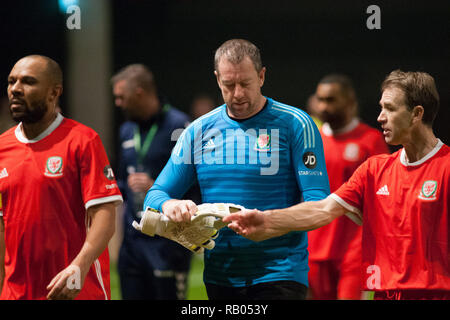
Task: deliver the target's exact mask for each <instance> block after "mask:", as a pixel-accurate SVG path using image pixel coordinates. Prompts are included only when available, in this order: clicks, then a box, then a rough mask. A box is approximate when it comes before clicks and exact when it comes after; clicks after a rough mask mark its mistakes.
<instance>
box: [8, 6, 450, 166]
mask: <svg viewBox="0 0 450 320" xmlns="http://www.w3.org/2000/svg"><path fill="white" fill-rule="evenodd" d="M92 1H95V0H92ZM371 4H376V5H378V6H379V7H380V8H381V30H369V29H367V27H366V20H367V18H368V17H369V15H370V14H367V13H366V9H367V7H368V6H369V5H371ZM111 6H112V19H111V21H112V24H113V25H112V52H111V56H112V61H113V66H112V72H115V71H117V70H118V69H120V68H121V67H123V66H125V65H127V64H129V63H136V62H141V63H145V64H147V65H148V66H149V67H150V69H152V70H153V71H154V73H155V77H156V80H157V83H158V86H159V87H160V90H162V91H163V92H164V93H165V95H167V96H168V97H169V99H170V101H171V102H172V103H173V104H174V105H175V106H177V107H178V108H180V109H182V110H184V111H186V112H187V111H188V108H189V106H190V102H191V100H192V98H193V96H194V95H196V94H197V93H200V92H207V93H209V94H211V95H213V96H215V97H218V99H220V98H219V97H220V92H219V89H218V87H217V84H216V80H215V77H214V74H213V55H214V51H215V49H216V48H217V47H219V46H220V45H221V44H222V43H223V42H224V41H225V40H228V39H230V38H246V39H248V40H250V41H252V42H253V43H255V44H256V45H257V46H258V47H259V48H260V50H261V54H262V59H263V64H264V65H265V66H266V67H267V73H266V82H265V85H264V87H263V93H264V94H265V95H266V96H270V97H272V98H274V99H276V100H278V101H281V102H283V103H286V104H290V105H295V106H298V107H300V108H303V106H304V105H305V102H306V100H307V98H308V96H309V95H310V94H311V93H313V92H314V90H315V86H316V83H317V82H318V81H319V80H320V78H322V77H323V76H324V75H325V74H327V73H331V72H343V73H346V74H348V75H349V76H350V77H352V78H353V80H354V82H355V87H356V89H357V94H358V97H359V102H360V117H361V118H362V119H363V120H364V121H366V122H367V123H369V124H370V125H372V126H375V127H377V128H378V127H379V126H378V124H377V122H376V117H377V115H378V112H379V106H378V101H379V99H380V89H379V87H380V84H381V82H382V80H383V79H384V77H385V76H386V75H387V74H388V73H389V72H390V71H392V70H394V69H396V68H400V69H402V70H405V71H426V72H428V73H430V74H431V75H432V76H433V77H434V78H435V80H436V83H437V87H438V91H439V93H440V96H441V108H440V111H439V114H438V118H437V120H436V123H435V127H434V128H435V132H436V134H437V136H438V137H440V138H441V140H443V142H444V143H446V144H449V143H450V130H449V128H448V126H449V119H450V112H449V105H450V1H431V0H429V1H423V0H421V1H409V0H408V1H406V0H397V1H395V0H391V1H376V0H374V1H357V0H355V1H325V0H318V1H314V2H313V1H308V2H306V1H284V0H283V1H280V0H277V1H260V0H240V1H239V0H228V1H223V0H173V1H170V0H166V1H163V0H159V1H144V0H127V1H126V0H111ZM65 19H66V16H65V15H64V14H63V13H61V12H60V11H59V10H58V2H57V0H34V1H33V0H28V1H25V0H16V1H7V2H6V1H5V2H2V3H1V4H0V28H1V29H0V30H1V31H0V32H1V34H0V35H1V38H0V48H1V49H0V55H1V60H0V61H1V62H0V80H1V82H0V83H1V84H2V85H3V88H4V91H3V93H2V94H1V95H6V79H7V76H8V74H9V71H10V70H11V67H12V66H13V65H14V63H15V62H16V61H17V60H18V59H19V58H21V57H23V56H25V55H27V54H31V53H39V54H44V55H48V56H50V57H53V58H54V59H55V60H57V61H58V62H60V64H61V66H62V68H63V71H64V69H65V68H66V65H67V61H66V57H67V52H66V39H65V34H66V30H65ZM65 90H66V92H67V90H70V88H67V87H66V88H65ZM218 103H221V101H220V100H219V101H218ZM111 105H113V100H112V97H111ZM62 108H63V111H64V108H65V106H64V96H63V99H62ZM116 109H117V108H116ZM111 110H112V111H111V112H114V119H115V123H114V124H112V125H114V128H115V129H117V128H118V125H119V123H120V122H121V121H122V120H123V119H122V117H121V115H120V113H119V112H117V111H113V110H114V109H113V108H111ZM66 113H67V114H68V116H69V117H70V110H66ZM115 131H117V130H115ZM111 160H112V162H113V163H114V161H115V159H111Z"/></svg>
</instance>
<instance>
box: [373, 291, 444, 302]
mask: <svg viewBox="0 0 450 320" xmlns="http://www.w3.org/2000/svg"><path fill="white" fill-rule="evenodd" d="M373 299H374V300H450V291H446V290H385V291H376V292H375V295H374V297H373Z"/></svg>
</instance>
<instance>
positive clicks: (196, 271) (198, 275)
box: [111, 255, 208, 300]
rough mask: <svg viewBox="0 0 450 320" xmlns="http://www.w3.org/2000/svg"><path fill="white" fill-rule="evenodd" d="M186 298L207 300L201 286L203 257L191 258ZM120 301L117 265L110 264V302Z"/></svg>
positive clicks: (195, 256)
mask: <svg viewBox="0 0 450 320" xmlns="http://www.w3.org/2000/svg"><path fill="white" fill-rule="evenodd" d="M186 298H187V300H208V297H207V295H206V289H205V285H204V284H203V256H200V255H194V256H193V257H192V260H191V270H190V272H189V277H188V288H187V293H186ZM121 299H122V297H121V294H120V282H119V275H118V273H117V265H116V264H115V263H111V300H121Z"/></svg>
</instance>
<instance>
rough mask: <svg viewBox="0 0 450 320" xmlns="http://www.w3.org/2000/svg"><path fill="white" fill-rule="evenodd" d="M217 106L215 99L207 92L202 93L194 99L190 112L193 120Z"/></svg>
mask: <svg viewBox="0 0 450 320" xmlns="http://www.w3.org/2000/svg"><path fill="white" fill-rule="evenodd" d="M216 106H217V104H216V101H215V99H213V98H212V97H211V96H210V95H208V94H206V93H200V94H198V95H196V96H195V97H194V99H192V103H191V109H190V114H191V117H192V120H195V119H197V118H199V117H201V116H202V115H204V114H207V113H208V112H210V111H211V110H212V109H214V108H215V107H216Z"/></svg>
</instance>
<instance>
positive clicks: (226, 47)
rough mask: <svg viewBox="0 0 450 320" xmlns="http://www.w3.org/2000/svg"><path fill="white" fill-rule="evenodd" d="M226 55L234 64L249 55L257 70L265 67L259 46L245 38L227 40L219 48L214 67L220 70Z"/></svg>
mask: <svg viewBox="0 0 450 320" xmlns="http://www.w3.org/2000/svg"><path fill="white" fill-rule="evenodd" d="M222 57H225V58H226V59H227V60H228V61H230V62H231V63H233V64H238V63H240V62H242V60H244V58H245V57H249V58H250V60H251V61H252V62H253V65H254V66H255V69H256V71H257V72H260V71H261V69H262V68H263V66H262V61H261V54H260V52H259V49H258V47H257V46H255V45H254V44H253V43H251V42H250V41H248V40H244V39H231V40H228V41H225V42H224V43H223V44H222V45H221V46H220V47H219V48H218V49H217V50H216V54H215V55H214V68H215V70H216V71H217V72H218V66H219V62H220V60H221V59H222Z"/></svg>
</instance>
